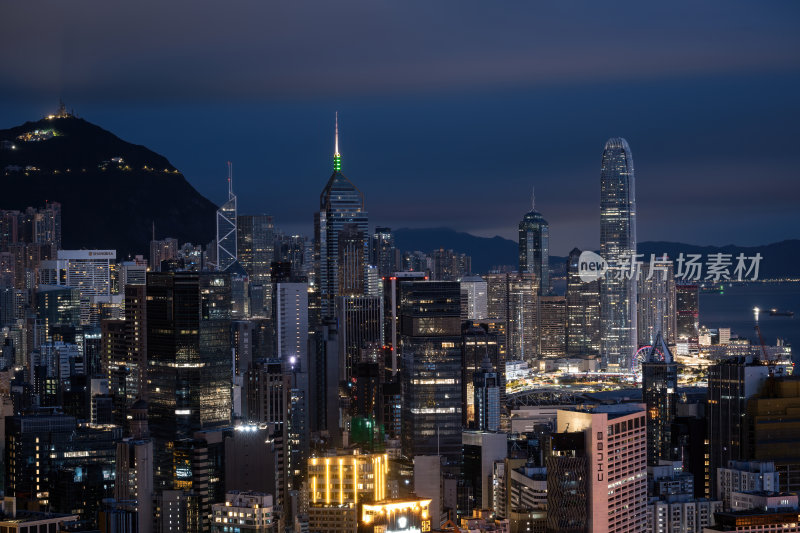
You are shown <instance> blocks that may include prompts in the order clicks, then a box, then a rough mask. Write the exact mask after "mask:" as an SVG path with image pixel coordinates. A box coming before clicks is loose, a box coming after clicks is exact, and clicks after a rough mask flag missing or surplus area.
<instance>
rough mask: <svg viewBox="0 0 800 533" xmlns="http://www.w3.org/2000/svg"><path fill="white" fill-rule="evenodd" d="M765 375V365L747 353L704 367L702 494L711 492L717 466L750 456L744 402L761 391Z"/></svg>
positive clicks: (766, 367) (748, 429) (767, 368)
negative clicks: (704, 466)
mask: <svg viewBox="0 0 800 533" xmlns="http://www.w3.org/2000/svg"><path fill="white" fill-rule="evenodd" d="M768 375H769V367H768V366H766V365H762V364H761V363H760V361H758V360H753V359H752V358H750V357H731V358H729V359H726V360H724V361H720V362H719V363H717V364H715V365H711V366H710V367H708V406H707V411H706V420H707V422H708V440H709V450H708V451H709V454H708V473H707V476H706V497H709V496H710V494H709V493H710V492H711V493H713V483H714V480H715V479H716V471H717V469H718V468H724V467H726V466H727V465H728V462H729V461H742V460H747V459H749V458H750V456H751V453H752V451H753V450H752V444H753V443H752V438H753V430H752V428H751V427H750V425H751V422H752V420H751V418H750V417H748V416H746V415H747V402H748V400H749V399H750V398H752V397H753V396H755V395H756V394H758V393H759V392H760V391H761V388H762V385H763V384H764V381H765V380H766V379H767V376H768ZM717 496H718V495H717Z"/></svg>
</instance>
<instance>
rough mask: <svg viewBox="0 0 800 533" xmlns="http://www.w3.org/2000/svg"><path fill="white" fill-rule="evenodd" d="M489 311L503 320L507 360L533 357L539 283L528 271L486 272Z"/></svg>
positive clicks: (491, 317)
mask: <svg viewBox="0 0 800 533" xmlns="http://www.w3.org/2000/svg"><path fill="white" fill-rule="evenodd" d="M486 283H487V295H488V305H487V308H488V314H489V318H490V319H497V320H502V321H505V323H506V343H505V346H506V353H507V359H515V360H518V359H521V360H530V359H533V358H534V357H536V354H537V348H538V342H537V327H536V325H537V306H538V283H537V281H536V275H535V274H531V273H516V272H512V273H505V274H487V275H486Z"/></svg>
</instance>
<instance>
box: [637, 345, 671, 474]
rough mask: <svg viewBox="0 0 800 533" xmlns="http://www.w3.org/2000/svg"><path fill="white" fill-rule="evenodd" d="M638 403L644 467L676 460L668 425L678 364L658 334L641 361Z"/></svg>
mask: <svg viewBox="0 0 800 533" xmlns="http://www.w3.org/2000/svg"><path fill="white" fill-rule="evenodd" d="M642 400H643V401H644V403H645V405H646V406H647V411H646V412H647V464H649V465H658V464H659V461H662V460H664V461H671V460H673V459H679V458H678V457H673V452H672V423H673V422H674V421H675V411H676V406H677V403H678V364H677V363H675V362H674V361H673V360H672V353H671V352H670V351H669V347H668V346H667V343H666V342H664V338H663V337H662V336H661V333H658V334H656V339H655V342H654V344H653V347H652V348H651V349H650V352H649V353H648V354H647V360H646V361H644V362H642Z"/></svg>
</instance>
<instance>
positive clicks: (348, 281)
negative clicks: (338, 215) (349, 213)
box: [337, 224, 367, 296]
mask: <svg viewBox="0 0 800 533" xmlns="http://www.w3.org/2000/svg"><path fill="white" fill-rule="evenodd" d="M364 238H365V234H364V232H363V231H360V230H359V228H358V226H357V225H356V224H345V225H344V227H343V228H342V230H341V231H340V232H339V258H338V261H337V264H338V278H339V279H338V280H337V287H338V293H337V296H362V295H363V294H366V292H367V280H366V275H367V264H366V255H365V254H364V242H365V240H364Z"/></svg>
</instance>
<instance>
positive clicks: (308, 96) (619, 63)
mask: <svg viewBox="0 0 800 533" xmlns="http://www.w3.org/2000/svg"><path fill="white" fill-rule="evenodd" d="M0 44H1V45H2V52H0V53H1V54H2V61H0V128H6V127H11V126H14V125H17V124H19V123H21V122H24V121H25V120H32V119H37V118H39V117H40V116H42V115H45V114H47V113H50V112H53V111H54V110H55V108H56V107H57V103H58V99H59V97H63V99H64V101H65V102H66V103H67V106H68V107H72V108H74V110H75V112H76V114H78V115H79V116H81V117H83V118H86V119H87V120H89V121H91V122H94V123H96V124H98V125H100V126H102V127H104V128H106V129H109V130H111V131H112V132H114V133H116V134H117V135H119V136H120V137H122V138H123V139H126V140H128V141H131V142H134V143H138V144H144V145H146V146H148V147H150V148H151V149H153V150H155V151H157V152H159V153H161V154H163V155H165V156H166V157H167V158H168V159H169V160H170V161H171V162H172V163H173V164H174V165H176V166H177V167H178V168H180V169H181V170H182V171H183V172H184V174H185V175H186V177H187V179H189V181H190V182H191V183H192V184H194V185H195V187H196V188H197V189H198V190H199V191H200V192H201V193H203V194H204V195H206V196H207V197H208V198H209V199H211V200H212V201H214V202H217V203H220V202H222V201H223V199H224V197H225V193H226V182H225V172H226V170H225V162H226V161H227V160H231V161H233V164H234V186H235V189H236V192H237V193H238V194H239V205H240V213H242V214H245V213H264V212H265V213H270V214H273V215H274V216H275V221H276V225H277V226H279V227H280V228H282V229H284V230H286V231H294V232H304V233H306V234H311V221H312V213H313V211H314V210H315V209H316V208H318V198H319V193H320V191H321V190H322V187H323V186H324V184H325V182H326V180H327V178H328V176H329V175H330V172H331V159H332V152H333V118H334V111H336V110H338V111H339V115H340V132H341V138H340V146H341V152H342V156H343V172H344V173H345V174H346V175H347V176H348V177H349V178H350V179H351V180H352V181H353V182H354V183H355V184H356V185H357V186H358V187H359V188H361V190H362V191H363V192H364V193H365V194H366V198H367V209H368V211H369V213H370V222H371V223H372V224H380V225H389V226H392V227H395V228H397V227H433V226H448V227H452V228H454V229H457V230H462V231H469V232H471V233H475V234H478V235H486V236H491V235H495V234H499V235H501V236H504V237H508V238H514V239H515V238H516V225H517V223H518V221H519V219H520V218H521V216H522V215H523V214H524V213H525V212H526V211H527V210H528V209H529V207H530V190H531V187H532V186H535V187H536V206H537V209H538V210H539V211H541V212H542V213H543V214H544V216H545V218H547V219H548V220H549V221H550V224H551V247H552V250H553V253H555V254H561V255H563V254H566V252H567V251H568V250H569V249H571V248H572V247H573V246H579V247H581V248H590V247H597V245H598V242H599V194H600V193H599V187H600V156H601V154H602V149H603V144H604V142H605V140H606V139H607V138H608V137H612V136H623V137H626V138H627V139H628V141H629V143H630V146H631V148H632V150H633V156H634V162H635V166H636V194H637V204H638V216H639V220H638V239H639V240H640V241H644V240H672V241H683V242H690V243H693V244H717V245H722V244H729V243H735V244H740V245H753V244H766V243H769V242H774V241H778V240H782V239H787V238H798V237H800V230H798V227H800V180H799V179H798V178H800V170H798V169H800V3H798V2H796V1H786V2H768V1H764V2H752V1H750V2H741V1H725V2H697V1H686V2H683V1H681V2H660V3H655V2H641V1H630V2H627V1H616V2H596V1H591V2H563V1H551V2H540V1H531V0H525V1H506V2H487V1H484V2H474V1H449V0H448V1H446V0H428V1H424V2H416V1H410V2H408V1H397V0H395V1H393V2H392V1H383V0H364V1H359V2H310V1H296V0H294V1H275V0H260V1H258V2H232V3H228V2H204V1H201V2H172V1H170V2H125V3H121V2H107V1H103V2H100V1H91V2H79V3H75V2H63V1H58V2H51V3H48V2H45V3H41V2H13V3H9V4H7V5H6V6H5V7H3V8H2V13H0ZM154 193H157V191H154ZM65 209H68V206H65Z"/></svg>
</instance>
